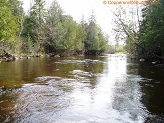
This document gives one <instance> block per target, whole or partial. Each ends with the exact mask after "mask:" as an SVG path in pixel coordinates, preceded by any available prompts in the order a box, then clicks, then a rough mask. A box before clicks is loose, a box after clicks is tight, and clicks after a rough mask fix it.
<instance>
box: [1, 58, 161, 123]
mask: <svg viewBox="0 0 164 123" xmlns="http://www.w3.org/2000/svg"><path fill="white" fill-rule="evenodd" d="M163 72H164V68H159V67H156V66H154V65H152V64H149V63H144V62H137V61H131V60H130V59H128V58H127V56H126V55H105V56H85V57H64V58H31V59H24V60H18V61H13V62H6V63H0V122H2V123H3V122H4V123H7V122H14V123H43V122H44V123H164V105H163V104H164V95H163V90H164V77H163Z"/></svg>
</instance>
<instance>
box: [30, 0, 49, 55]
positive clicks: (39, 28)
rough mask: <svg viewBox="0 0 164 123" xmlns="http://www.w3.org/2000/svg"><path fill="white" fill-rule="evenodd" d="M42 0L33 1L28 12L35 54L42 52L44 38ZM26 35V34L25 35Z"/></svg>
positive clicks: (43, 2) (44, 11)
mask: <svg viewBox="0 0 164 123" xmlns="http://www.w3.org/2000/svg"><path fill="white" fill-rule="evenodd" d="M44 5H45V1H44V0H35V1H34V5H33V6H32V8H31V10H30V21H29V22H30V25H31V31H32V33H33V34H32V35H31V39H32V40H33V42H34V43H35V51H36V53H40V52H44V44H45V41H46V38H45V16H46V10H45V8H44ZM27 34H28V33H27Z"/></svg>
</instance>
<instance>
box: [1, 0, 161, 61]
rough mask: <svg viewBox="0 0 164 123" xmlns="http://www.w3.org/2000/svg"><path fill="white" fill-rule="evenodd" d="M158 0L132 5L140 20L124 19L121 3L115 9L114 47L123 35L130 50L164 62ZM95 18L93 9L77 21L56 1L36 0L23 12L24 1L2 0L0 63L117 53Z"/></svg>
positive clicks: (144, 56)
mask: <svg viewBox="0 0 164 123" xmlns="http://www.w3.org/2000/svg"><path fill="white" fill-rule="evenodd" d="M149 1H151V0H149ZM159 2H160V4H158V5H151V4H147V5H142V7H139V6H138V5H136V7H133V8H132V12H131V13H132V15H130V17H129V18H131V17H132V19H131V20H134V19H133V18H137V20H138V21H137V22H132V21H131V20H128V19H129V18H128V17H127V18H123V17H124V16H125V17H126V16H129V15H128V13H127V12H126V11H125V9H122V7H120V6H119V8H118V9H116V12H115V14H114V15H115V16H116V18H115V19H114V21H115V25H116V26H115V29H114V30H115V35H116V36H115V37H116V39H115V42H116V46H118V45H119V43H118V41H119V39H121V40H122V39H124V40H125V46H124V48H125V50H126V52H127V53H130V54H133V55H135V56H137V57H139V58H144V59H147V60H160V61H163V60H164V35H163V30H164V1H163V0H159ZM124 6H125V5H124ZM125 8H126V9H129V8H128V7H126V6H125ZM134 8H137V9H136V10H135V9H134ZM128 11H129V10H128ZM139 13H140V14H139ZM135 15H136V16H137V17H135ZM95 18H96V17H95V15H94V12H92V14H91V17H90V18H89V20H88V21H86V20H84V16H83V17H82V19H81V22H79V23H77V22H76V21H75V20H74V19H73V17H71V16H70V15H66V14H65V13H64V11H63V10H62V8H61V7H60V6H59V4H58V3H57V2H56V1H54V2H53V3H52V4H51V6H50V7H49V8H46V7H45V0H34V4H33V5H31V8H30V10H29V12H28V13H27V14H25V12H24V10H23V8H22V3H21V1H20V0H1V1H0V61H10V60H14V59H17V58H29V57H40V56H43V55H45V54H49V55H48V56H55V57H61V56H69V55H84V54H87V55H100V54H102V53H103V52H104V51H107V52H112V53H114V52H115V51H117V50H116V49H117V48H116V47H113V46H112V45H109V36H108V35H105V34H104V33H103V32H102V30H101V28H100V27H99V25H98V24H97V22H96V19H95ZM136 25H138V26H136ZM122 36H124V37H122Z"/></svg>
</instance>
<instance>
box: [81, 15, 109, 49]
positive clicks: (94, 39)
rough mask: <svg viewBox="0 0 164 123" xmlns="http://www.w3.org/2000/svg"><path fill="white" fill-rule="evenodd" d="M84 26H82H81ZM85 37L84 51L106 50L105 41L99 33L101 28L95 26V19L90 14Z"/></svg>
mask: <svg viewBox="0 0 164 123" xmlns="http://www.w3.org/2000/svg"><path fill="white" fill-rule="evenodd" d="M83 25H84V24H83ZM86 32H87V36H86V40H85V49H86V50H106V48H107V40H106V38H105V36H104V34H103V33H102V31H101V28H100V27H98V25H97V24H96V19H95V16H94V14H93V13H92V15H91V18H90V21H89V24H88V26H87V28H86Z"/></svg>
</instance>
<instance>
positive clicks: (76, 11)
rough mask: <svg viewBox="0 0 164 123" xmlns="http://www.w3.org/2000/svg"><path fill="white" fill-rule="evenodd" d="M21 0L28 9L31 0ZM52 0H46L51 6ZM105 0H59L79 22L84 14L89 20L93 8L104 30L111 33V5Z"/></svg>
mask: <svg viewBox="0 0 164 123" xmlns="http://www.w3.org/2000/svg"><path fill="white" fill-rule="evenodd" d="M21 1H22V2H23V8H24V10H25V11H28V10H29V8H30V0H21ZM31 1H32V0H31ZM52 1H53V0H46V3H47V6H50V5H51V2H52ZM103 1H104V0H57V2H58V3H59V5H60V6H61V8H62V9H63V10H64V12H65V14H69V15H71V16H72V17H73V18H74V20H75V21H77V22H79V21H80V20H81V18H82V15H84V18H85V20H88V19H89V18H90V16H91V13H92V10H93V11H94V12H95V16H96V20H97V23H98V24H99V25H100V27H101V29H102V31H103V32H104V33H106V34H109V35H110V34H111V26H112V25H111V23H112V16H111V12H110V10H109V5H107V4H103ZM110 6H111V5H110Z"/></svg>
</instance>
